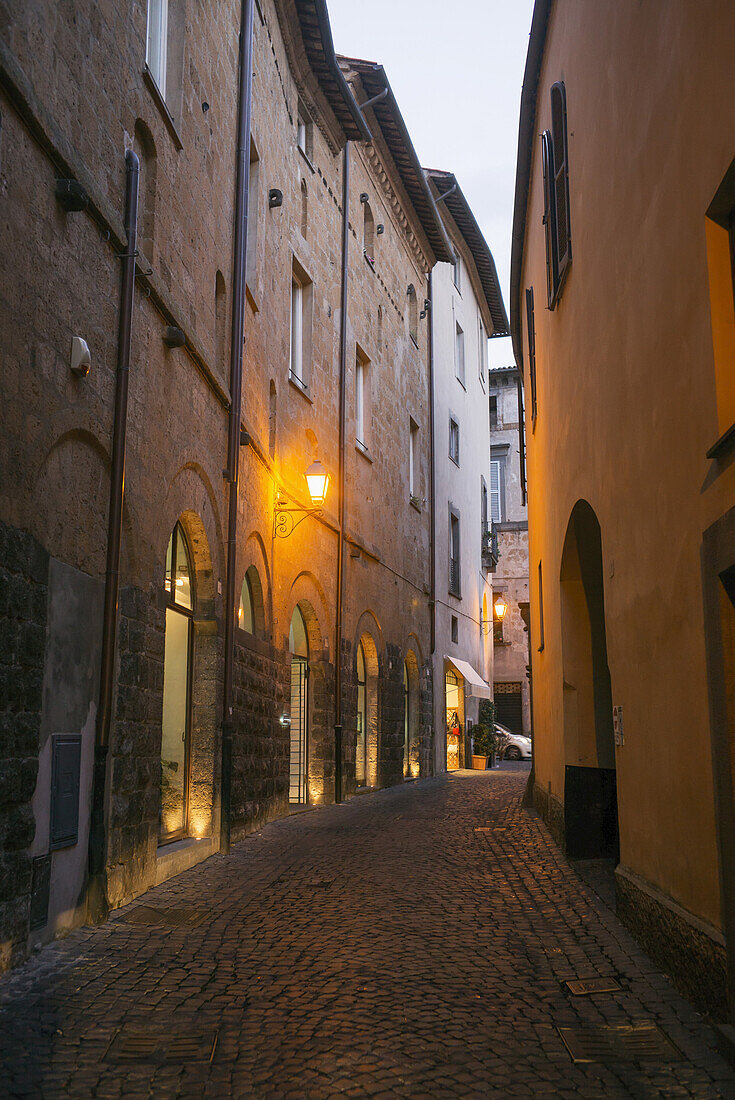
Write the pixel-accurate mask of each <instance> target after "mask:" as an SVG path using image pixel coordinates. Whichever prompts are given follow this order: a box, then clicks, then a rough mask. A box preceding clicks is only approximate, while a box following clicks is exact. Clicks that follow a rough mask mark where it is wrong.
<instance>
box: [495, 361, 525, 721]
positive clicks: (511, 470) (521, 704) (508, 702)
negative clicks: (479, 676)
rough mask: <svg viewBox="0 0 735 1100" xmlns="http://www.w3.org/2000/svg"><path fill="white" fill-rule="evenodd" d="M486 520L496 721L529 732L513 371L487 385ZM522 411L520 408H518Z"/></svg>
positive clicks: (501, 370)
mask: <svg viewBox="0 0 735 1100" xmlns="http://www.w3.org/2000/svg"><path fill="white" fill-rule="evenodd" d="M488 403H489V410H488V411H489V424H490V478H489V482H490V515H491V518H492V521H493V523H494V524H495V529H496V531H497V535H498V565H497V568H496V570H495V576H494V578H493V582H494V590H495V592H496V593H497V594H498V595H500V596H502V597H503V599H504V600H505V602H506V604H507V606H508V610H507V611H506V613H505V616H504V618H503V619H501V620H499V621H498V620H497V617H496V618H495V620H494V621H493V648H494V668H493V688H494V698H495V706H496V715H497V719H498V721H499V722H500V723H501V724H502V725H504V726H507V727H508V729H510V730H512V731H513V732H514V733H526V734H529V733H530V732H531V692H530V683H529V679H528V672H527V670H528V663H529V652H528V631H527V629H526V624H525V622H524V621H523V615H522V611H523V610H524V609H525V608H526V607H527V606H528V517H527V512H526V499H525V485H524V483H523V473H522V470H521V446H522V442H521V438H520V436H519V432H518V419H519V392H518V370H517V368H516V367H515V366H512V367H497V368H495V369H494V370H491V371H490V376H489V380H488ZM521 409H522V403H521Z"/></svg>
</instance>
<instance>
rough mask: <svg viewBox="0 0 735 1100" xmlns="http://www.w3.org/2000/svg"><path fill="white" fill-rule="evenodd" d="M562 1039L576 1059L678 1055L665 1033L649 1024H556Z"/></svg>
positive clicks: (643, 1059)
mask: <svg viewBox="0 0 735 1100" xmlns="http://www.w3.org/2000/svg"><path fill="white" fill-rule="evenodd" d="M557 1031H558V1032H559V1035H560V1036H561V1038H562V1041H563V1043H564V1045H565V1047H566V1048H567V1050H568V1051H569V1054H570V1055H571V1059H572V1061H573V1062H574V1063H575V1064H576V1063H577V1062H649V1061H650V1062H671V1061H675V1060H677V1059H680V1058H681V1052H680V1051H679V1050H677V1048H676V1047H675V1046H674V1044H673V1043H672V1042H671V1040H670V1039H669V1038H668V1036H667V1035H664V1033H663V1031H661V1029H660V1028H658V1027H655V1026H654V1025H652V1024H643V1025H638V1026H628V1025H621V1026H617V1027H604V1026H601V1027H585V1028H576V1027H559V1028H557Z"/></svg>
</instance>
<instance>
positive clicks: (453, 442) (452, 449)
mask: <svg viewBox="0 0 735 1100" xmlns="http://www.w3.org/2000/svg"><path fill="white" fill-rule="evenodd" d="M449 457H450V458H451V460H452V462H456V464H457V465H458V466H459V422H458V421H457V420H455V419H454V417H450V418H449Z"/></svg>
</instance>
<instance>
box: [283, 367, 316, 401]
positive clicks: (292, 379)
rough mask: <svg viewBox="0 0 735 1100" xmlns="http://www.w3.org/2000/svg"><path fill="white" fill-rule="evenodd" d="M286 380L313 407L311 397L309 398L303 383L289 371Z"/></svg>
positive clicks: (307, 390) (306, 387)
mask: <svg viewBox="0 0 735 1100" xmlns="http://www.w3.org/2000/svg"><path fill="white" fill-rule="evenodd" d="M288 380H289V382H290V383H291V385H292V386H293V388H294V389H295V390H298V391H299V393H300V394H301V396H302V397H304V398H306V400H307V401H308V402H309V404H310V405H313V404H314V402H313V401H312V399H311V397H310V396H309V387H308V386H307V385H306V383H305V382H302V381H301V379H300V378H297V377H296V375H295V374H292V373H291V371H289V372H288Z"/></svg>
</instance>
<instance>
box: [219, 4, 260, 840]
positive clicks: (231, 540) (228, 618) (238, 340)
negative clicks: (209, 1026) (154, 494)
mask: <svg viewBox="0 0 735 1100" xmlns="http://www.w3.org/2000/svg"><path fill="white" fill-rule="evenodd" d="M252 89H253V0H242V8H241V17H240V88H239V99H238V119H237V180H236V184H235V187H236V190H235V262H234V268H233V275H232V339H231V344H230V421H229V431H228V439H227V468H226V470H225V479H226V480H227V481H228V482H229V486H230V488H229V501H228V509H227V575H226V579H225V607H224V616H225V668H224V690H223V708H222V769H221V784H220V792H221V796H220V797H221V802H220V851H221V852H229V850H230V801H231V793H232V736H233V725H234V723H233V694H234V693H233V680H234V665H235V615H236V614H237V610H236V606H235V600H236V593H235V582H236V577H237V505H238V487H239V473H240V417H241V412H242V345H243V339H244V332H245V277H246V270H245V262H246V258H247V241H248V190H249V187H250V111H251V104H252Z"/></svg>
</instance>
